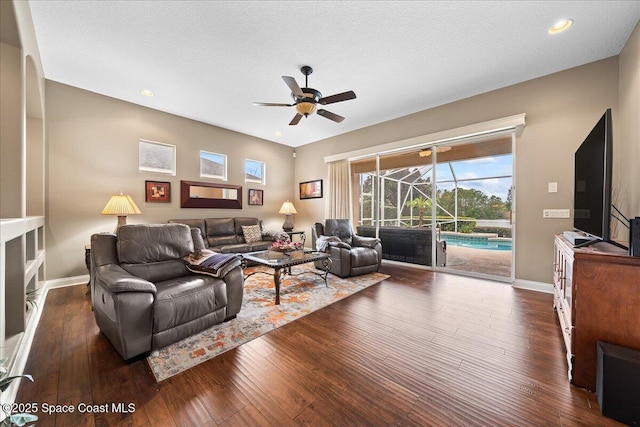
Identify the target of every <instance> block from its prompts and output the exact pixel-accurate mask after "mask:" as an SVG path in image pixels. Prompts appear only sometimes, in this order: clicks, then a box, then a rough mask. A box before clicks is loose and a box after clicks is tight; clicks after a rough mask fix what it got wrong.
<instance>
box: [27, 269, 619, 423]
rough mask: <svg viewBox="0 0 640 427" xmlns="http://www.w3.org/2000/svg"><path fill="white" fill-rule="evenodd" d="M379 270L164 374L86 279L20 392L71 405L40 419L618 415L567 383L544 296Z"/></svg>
mask: <svg viewBox="0 0 640 427" xmlns="http://www.w3.org/2000/svg"><path fill="white" fill-rule="evenodd" d="M382 271H383V272H385V273H387V274H390V275H391V278H389V279H387V280H385V281H384V282H382V283H380V284H378V285H374V286H372V287H370V288H368V289H366V290H364V291H362V292H360V293H358V294H356V295H353V296H351V297H349V298H347V299H345V300H342V301H340V302H337V303H335V304H333V305H331V306H329V307H326V308H325V309H323V310H320V311H317V312H315V313H312V314H310V315H308V316H306V317H304V318H302V319H300V320H297V321H295V322H293V323H290V324H288V325H286V326H284V327H282V328H280V329H277V330H275V331H273V332H271V333H269V334H267V335H264V336H262V337H260V338H258V339H256V340H254V341H251V342H250V343H248V344H245V345H243V346H241V347H239V348H236V349H234V350H232V351H229V352H227V353H224V354H223V355H221V356H218V357H217V358H214V359H212V360H210V361H208V362H206V363H203V364H201V365H198V366H196V367H195V368H193V369H190V370H188V371H186V372H184V373H182V374H179V375H177V376H174V377H172V378H170V379H168V380H166V381H164V382H161V383H156V382H155V380H154V378H153V376H152V374H151V372H150V370H149V367H148V365H147V363H146V361H145V359H144V358H141V359H140V360H137V361H134V362H130V363H128V364H127V363H125V362H124V361H122V359H121V358H120V356H119V355H118V354H117V353H116V351H115V350H114V349H113V348H112V347H111V345H110V344H109V342H108V341H107V340H106V339H105V338H104V336H102V335H101V334H100V332H99V330H98V328H97V326H96V324H95V320H94V318H93V313H92V312H91V307H90V299H89V297H88V296H87V295H85V293H86V287H85V286H84V285H80V286H72V287H67V288H61V289H55V290H52V291H50V292H49V294H48V296H47V301H46V305H45V308H44V312H43V314H42V319H41V321H40V325H39V326H38V329H37V332H36V337H35V341H34V344H33V347H32V350H31V354H30V357H29V361H28V364H27V367H26V369H25V372H27V373H31V374H32V375H33V377H34V379H35V382H34V383H29V382H26V381H23V382H22V383H21V388H20V391H19V394H18V399H17V402H36V403H38V404H39V405H40V406H41V407H42V406H43V405H44V404H47V405H71V406H72V407H73V408H74V409H75V410H74V412H73V413H54V414H51V415H45V414H42V413H39V414H38V415H39V416H40V421H38V423H37V425H38V427H42V426H65V427H66V426H75V425H83V426H94V425H95V426H124V425H126V426H300V425H312V426H347V425H359V426H364V425H366V426H587V425H588V426H616V425H622V424H619V423H617V422H615V421H614V420H611V419H608V418H606V417H604V416H602V415H601V414H600V411H599V409H598V404H597V400H596V396H595V394H593V393H589V392H587V391H585V390H582V389H579V388H576V387H573V386H571V385H570V384H569V383H568V381H567V377H566V370H567V366H566V361H565V353H564V348H563V343H562V337H561V334H560V329H559V328H560V327H559V325H558V322H557V319H556V317H555V313H554V311H553V309H552V296H551V295H547V294H541V293H536V292H531V291H525V290H519V289H513V288H511V287H510V286H508V285H504V284H498V283H494V282H490V281H485V280H478V279H472V278H468V277H461V276H455V275H449V274H442V273H440V274H435V273H433V272H429V271H425V270H419V269H413V268H409V267H400V266H397V265H386V264H385V265H383V270H382ZM81 403H82V404H85V405H96V406H94V407H93V408H94V409H95V412H86V411H84V412H80V410H79V409H80V408H81V407H80V406H79V405H80V404H81ZM112 403H115V404H119V403H121V404H124V405H125V407H127V408H128V406H127V405H129V404H133V405H135V411H133V412H131V413H114V412H112V411H111V409H112V407H111V404H112ZM105 405H107V407H108V408H109V411H108V412H100V411H101V408H105ZM132 407H133V406H132Z"/></svg>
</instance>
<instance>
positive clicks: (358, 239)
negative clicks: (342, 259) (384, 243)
mask: <svg viewBox="0 0 640 427" xmlns="http://www.w3.org/2000/svg"><path fill="white" fill-rule="evenodd" d="M351 239H352V242H353V246H361V247H364V248H372V249H373V248H375V247H376V245H377V244H378V243H380V239H378V238H377V237H363V236H358V235H357V234H354V235H353V236H352V237H351Z"/></svg>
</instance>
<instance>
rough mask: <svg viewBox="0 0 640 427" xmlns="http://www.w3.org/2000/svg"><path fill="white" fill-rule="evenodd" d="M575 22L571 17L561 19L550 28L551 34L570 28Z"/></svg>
mask: <svg viewBox="0 0 640 427" xmlns="http://www.w3.org/2000/svg"><path fill="white" fill-rule="evenodd" d="M571 24H573V21H572V20H571V19H561V20H560V21H558V22H556V23H555V24H553V25H552V26H551V28H549V34H558V33H561V32H563V31H564V30H566V29H567V28H569V27H570V26H571Z"/></svg>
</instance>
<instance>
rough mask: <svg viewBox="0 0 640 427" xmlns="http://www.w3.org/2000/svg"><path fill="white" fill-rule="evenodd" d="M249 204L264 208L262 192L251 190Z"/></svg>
mask: <svg viewBox="0 0 640 427" xmlns="http://www.w3.org/2000/svg"><path fill="white" fill-rule="evenodd" d="M249 204H250V205H254V206H262V190H254V189H253V188H250V189H249Z"/></svg>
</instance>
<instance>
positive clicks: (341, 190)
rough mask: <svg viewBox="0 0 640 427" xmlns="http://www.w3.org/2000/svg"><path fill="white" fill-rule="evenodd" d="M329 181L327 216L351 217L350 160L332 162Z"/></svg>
mask: <svg viewBox="0 0 640 427" xmlns="http://www.w3.org/2000/svg"><path fill="white" fill-rule="evenodd" d="M328 166H329V173H328V177H329V180H328V181H329V182H328V184H329V185H328V191H327V194H328V197H327V199H328V203H327V205H326V210H325V218H336V219H342V218H349V219H350V218H351V209H350V208H349V206H350V201H351V198H350V197H349V179H350V178H349V162H348V160H346V159H345V160H338V161H335V162H330V163H329V164H328Z"/></svg>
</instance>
